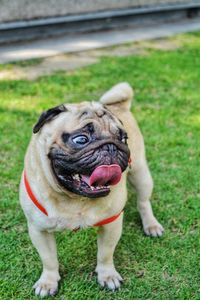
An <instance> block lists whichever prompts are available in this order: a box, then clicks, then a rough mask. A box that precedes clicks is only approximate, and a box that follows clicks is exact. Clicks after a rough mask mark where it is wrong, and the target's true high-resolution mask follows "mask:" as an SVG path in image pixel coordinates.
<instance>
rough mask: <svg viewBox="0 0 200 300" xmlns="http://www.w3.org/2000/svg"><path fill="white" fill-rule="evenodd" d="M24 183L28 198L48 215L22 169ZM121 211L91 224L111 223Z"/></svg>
mask: <svg viewBox="0 0 200 300" xmlns="http://www.w3.org/2000/svg"><path fill="white" fill-rule="evenodd" d="M24 184H25V187H26V191H27V193H28V195H29V197H30V199H31V200H32V202H33V203H34V204H35V206H37V208H38V209H39V210H40V211H41V212H43V213H44V214H45V215H46V216H48V212H47V211H46V209H45V208H44V206H42V204H41V203H40V202H39V201H38V200H37V198H36V197H35V195H34V194H33V192H32V190H31V187H30V184H29V182H28V180H27V177H26V173H25V171H24ZM122 212H123V211H120V213H118V214H117V215H114V216H112V217H109V218H107V219H104V220H102V221H100V222H97V223H95V224H94V225H93V226H103V225H106V224H109V223H112V222H114V221H115V220H116V219H117V218H118V217H119V216H120V215H121V213H122Z"/></svg>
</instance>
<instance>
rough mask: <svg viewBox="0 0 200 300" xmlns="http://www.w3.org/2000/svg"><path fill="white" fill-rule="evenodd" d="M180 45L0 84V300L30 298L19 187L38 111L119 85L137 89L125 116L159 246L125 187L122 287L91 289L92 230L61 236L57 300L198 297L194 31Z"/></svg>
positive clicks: (34, 274) (35, 270) (31, 264)
mask: <svg viewBox="0 0 200 300" xmlns="http://www.w3.org/2000/svg"><path fill="white" fill-rule="evenodd" d="M177 40H181V42H182V46H181V47H180V48H179V49H177V50H173V51H158V50H150V52H149V55H146V56H144V57H143V56H128V57H111V58H110V57H109V58H103V59H102V60H101V62H100V63H97V64H96V65H93V66H89V67H87V68H83V69H81V70H78V71H75V72H73V73H70V74H66V73H64V72H59V73H56V74H53V75H51V76H46V77H42V78H40V79H38V80H36V81H33V82H30V81H25V80H19V81H12V80H9V81H1V82H0V113H1V116H0V120H1V122H0V132H1V134H0V145H1V148H0V163H1V174H0V176H1V181H0V198H1V200H0V207H1V221H0V222H1V228H2V230H1V236H0V239H1V245H0V247H1V248H0V255H1V260H0V261H1V262H0V267H1V277H2V278H1V281H0V298H1V299H3V300H10V299H15V300H22V299H36V297H35V296H34V294H33V291H32V285H33V283H34V282H35V281H36V280H37V279H38V277H39V275H40V271H41V263H40V261H39V258H38V255H37V253H36V251H35V249H34V248H33V246H32V244H31V242H30V240H29V237H28V234H27V226H26V220H25V217H24V215H23V213H22V210H21V208H20V205H19V202H18V185H19V180H20V173H21V172H22V170H23V157H24V153H25V150H26V147H27V144H28V141H29V138H30V135H31V130H32V129H31V128H32V126H33V124H34V123H35V122H36V119H37V116H38V114H39V113H40V112H41V111H42V110H44V109H46V108H49V107H51V106H53V105H56V104H59V103H62V102H71V101H73V102H79V101H82V100H85V99H87V100H91V99H98V96H99V95H101V94H102V92H103V91H105V90H106V89H108V88H110V87H111V85H113V84H116V83H117V82H120V81H128V82H129V83H130V84H131V85H132V86H133V87H134V88H135V94H136V99H135V101H134V103H133V107H132V110H133V112H134V115H135V116H136V118H137V120H138V122H139V124H140V127H141V128H142V131H143V134H144V136H145V141H146V150H147V157H148V161H149V165H150V169H151V171H152V175H153V178H154V182H155V189H154V193H153V197H152V203H153V207H154V211H155V214H156V216H157V217H158V219H159V220H160V222H161V223H162V224H163V225H164V227H165V229H166V232H165V234H164V236H163V237H162V238H158V239H153V238H148V237H145V236H144V234H143V232H142V229H141V223H140V219H139V216H138V213H137V211H136V205H135V194H134V192H133V191H132V189H130V192H129V201H128V203H127V206H126V209H125V218H124V230H123V235H122V238H121V240H120V242H119V245H118V247H117V249H116V252H115V264H116V266H117V269H118V271H119V272H120V273H121V274H122V276H123V277H124V279H125V283H124V285H123V286H122V289H121V290H120V291H118V292H116V293H113V292H107V291H105V290H101V289H100V288H99V287H98V285H97V284H96V278H95V276H94V274H93V273H92V272H93V270H94V268H95V262H96V250H97V249H96V248H97V247H96V231H95V230H94V229H89V230H84V231H79V232H77V233H73V232H67V231H66V232H63V233H58V234H57V235H56V238H57V244H58V253H59V261H60V270H61V276H62V280H61V283H60V289H59V293H58V295H57V296H56V297H55V299H61V300H62V299H70V300H71V299H72V300H80V299H81V300H82V299H102V300H104V299H108V300H110V299H116V300H117V299H118V300H119V299H120V300H122V299H127V300H129V299H130V300H131V299H153V300H162V299H163V300H164V299H165V300H166V299H169V300H171V299H181V300H182V299H188V300H189V299H200V287H199V277H200V270H199V261H200V255H199V246H200V239H199V209H200V201H199V200H200V199H199V198H200V187H199V186H200V185H199V177H200V138H199V132H200V80H199V79H200V34H199V33H195V34H192V33H191V34H185V35H181V36H178V37H177Z"/></svg>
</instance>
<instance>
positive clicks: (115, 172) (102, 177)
mask: <svg viewBox="0 0 200 300" xmlns="http://www.w3.org/2000/svg"><path fill="white" fill-rule="evenodd" d="M121 176H122V170H121V168H120V166H118V165H102V166H99V167H97V168H96V169H95V170H94V171H93V172H92V175H91V176H90V179H89V184H90V186H91V185H93V186H102V185H103V186H104V185H106V184H107V185H114V184H117V183H118V182H119V181H120V179H121Z"/></svg>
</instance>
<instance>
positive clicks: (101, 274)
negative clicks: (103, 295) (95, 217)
mask: <svg viewBox="0 0 200 300" xmlns="http://www.w3.org/2000/svg"><path fill="white" fill-rule="evenodd" d="M122 220H123V213H121V215H120V217H118V219H117V220H115V221H114V222H112V223H110V224H107V225H104V226H102V227H100V229H99V232H98V241H97V242H98V254H97V267H96V270H95V271H96V273H97V276H98V282H99V284H100V285H101V286H102V287H106V288H108V289H110V290H115V289H118V288H119V287H120V284H121V281H122V277H121V276H120V274H119V273H118V272H117V271H116V269H115V266H114V262H113V254H114V251H115V247H116V245H117V243H118V241H119V239H120V236H121V233H122Z"/></svg>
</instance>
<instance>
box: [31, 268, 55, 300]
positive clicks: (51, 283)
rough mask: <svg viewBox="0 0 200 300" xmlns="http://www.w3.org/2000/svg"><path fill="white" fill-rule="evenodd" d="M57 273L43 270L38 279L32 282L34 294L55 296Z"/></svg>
mask: <svg viewBox="0 0 200 300" xmlns="http://www.w3.org/2000/svg"><path fill="white" fill-rule="evenodd" d="M59 279H60V276H59V274H52V273H49V272H48V273H47V272H43V273H42V275H41V277H40V279H39V280H38V281H37V282H36V283H35V284H34V286H33V288H34V289H35V295H36V296H40V297H41V298H43V297H46V296H55V295H56V294H57V291H58V281H59Z"/></svg>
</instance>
